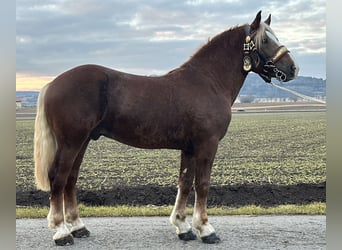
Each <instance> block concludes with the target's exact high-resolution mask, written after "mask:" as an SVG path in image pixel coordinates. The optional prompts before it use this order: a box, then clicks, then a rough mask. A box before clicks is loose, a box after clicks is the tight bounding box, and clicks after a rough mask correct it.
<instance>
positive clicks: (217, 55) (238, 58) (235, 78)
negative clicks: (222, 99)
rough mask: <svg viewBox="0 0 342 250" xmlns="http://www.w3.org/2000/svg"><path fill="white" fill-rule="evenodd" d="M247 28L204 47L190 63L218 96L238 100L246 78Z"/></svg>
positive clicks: (214, 39) (231, 31) (234, 31)
mask: <svg viewBox="0 0 342 250" xmlns="http://www.w3.org/2000/svg"><path fill="white" fill-rule="evenodd" d="M245 36H246V35H245V31H244V26H239V27H236V28H232V29H230V30H228V31H225V32H223V33H221V34H219V35H217V36H216V37H214V38H213V39H212V40H211V41H209V42H208V43H207V44H206V45H204V46H203V47H202V48H201V49H199V51H198V52H197V53H195V55H194V56H192V58H191V59H190V60H189V61H188V63H189V64H190V65H191V66H192V67H193V68H196V70H198V71H200V73H201V74H204V75H206V77H207V78H210V79H211V80H210V81H208V82H209V84H211V85H212V86H211V87H213V88H215V89H216V90H217V92H218V93H223V94H224V95H226V97H229V98H230V99H231V102H232V104H233V102H234V101H235V98H236V97H237V95H238V93H239V91H240V89H241V87H242V85H243V82H244V80H245V78H246V76H247V73H245V72H244V71H243V69H242V61H243V60H242V57H243V51H242V49H243V43H244V39H245Z"/></svg>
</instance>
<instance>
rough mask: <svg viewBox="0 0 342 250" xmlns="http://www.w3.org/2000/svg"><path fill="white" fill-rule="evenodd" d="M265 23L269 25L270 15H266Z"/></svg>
mask: <svg viewBox="0 0 342 250" xmlns="http://www.w3.org/2000/svg"><path fill="white" fill-rule="evenodd" d="M265 23H266V24H267V25H268V26H270V24H271V14H269V15H268V17H267V19H266V20H265Z"/></svg>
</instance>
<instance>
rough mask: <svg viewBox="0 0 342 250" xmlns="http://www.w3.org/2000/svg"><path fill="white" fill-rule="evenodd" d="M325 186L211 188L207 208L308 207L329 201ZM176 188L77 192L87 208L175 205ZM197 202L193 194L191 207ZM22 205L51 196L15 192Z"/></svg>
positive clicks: (37, 203)
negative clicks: (88, 206) (96, 206)
mask: <svg viewBox="0 0 342 250" xmlns="http://www.w3.org/2000/svg"><path fill="white" fill-rule="evenodd" d="M325 193H326V183H325V182H324V183H319V184H297V185H287V186H282V185H272V184H268V185H252V184H250V185H231V186H217V187H215V186H213V187H211V188H210V191H209V197H208V206H234V207H239V206H244V205H260V206H274V205H281V204H308V203H312V202H325V201H326V195H325ZM176 194H177V188H176V187H160V186H137V187H132V186H129V187H123V186H118V187H114V188H113V189H110V190H108V189H106V190H98V191H96V190H78V200H79V202H80V203H82V204H85V205H107V206H114V205H148V204H153V205H157V206H162V205H173V204H174V201H175V198H176ZM193 202H194V193H193V192H191V195H190V197H189V201H188V203H189V204H193ZM16 204H17V205H19V206H48V204H49V194H48V193H46V192H42V191H37V190H31V191H20V190H17V192H16Z"/></svg>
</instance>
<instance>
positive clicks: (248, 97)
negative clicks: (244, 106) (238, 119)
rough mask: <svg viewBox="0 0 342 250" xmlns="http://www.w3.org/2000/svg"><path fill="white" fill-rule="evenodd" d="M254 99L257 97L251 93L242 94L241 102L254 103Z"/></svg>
mask: <svg viewBox="0 0 342 250" xmlns="http://www.w3.org/2000/svg"><path fill="white" fill-rule="evenodd" d="M254 99H255V98H254V96H251V95H244V96H240V102H241V103H252V102H253V101H254Z"/></svg>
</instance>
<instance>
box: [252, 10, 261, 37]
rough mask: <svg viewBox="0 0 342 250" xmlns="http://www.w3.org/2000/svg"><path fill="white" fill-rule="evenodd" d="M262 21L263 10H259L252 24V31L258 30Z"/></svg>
mask: <svg viewBox="0 0 342 250" xmlns="http://www.w3.org/2000/svg"><path fill="white" fill-rule="evenodd" d="M260 21H261V10H260V11H259V12H258V14H257V15H256V17H255V19H254V21H253V22H252V24H251V31H250V32H251V33H253V32H255V31H257V30H258V28H259V25H260Z"/></svg>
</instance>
